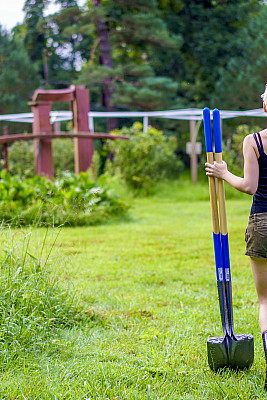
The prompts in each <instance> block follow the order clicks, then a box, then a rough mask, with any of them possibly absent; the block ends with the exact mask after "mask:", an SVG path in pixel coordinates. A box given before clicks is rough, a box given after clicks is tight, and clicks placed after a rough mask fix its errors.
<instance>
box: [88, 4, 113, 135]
mask: <svg viewBox="0 0 267 400" xmlns="http://www.w3.org/2000/svg"><path fill="white" fill-rule="evenodd" d="M93 5H94V7H101V6H102V2H101V0H93ZM96 26H97V35H98V38H99V46H100V53H101V60H100V62H101V64H102V65H105V66H106V67H108V68H110V69H112V68H113V66H112V58H111V49H110V44H109V40H108V31H107V26H106V24H105V22H103V21H100V20H99V19H97V20H96ZM112 92H113V88H112V80H111V78H105V79H104V91H103V105H104V106H105V107H106V111H116V107H115V106H112V105H111V104H110V102H111V97H112ZM116 128H118V120H117V118H108V120H107V130H108V132H110V131H112V130H113V129H116Z"/></svg>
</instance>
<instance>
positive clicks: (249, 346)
mask: <svg viewBox="0 0 267 400" xmlns="http://www.w3.org/2000/svg"><path fill="white" fill-rule="evenodd" d="M230 339H231V340H230V342H229V354H228V355H229V368H232V369H248V368H249V367H251V365H252V364H253V360H254V340H253V336H252V335H235V336H234V339H233V338H230Z"/></svg>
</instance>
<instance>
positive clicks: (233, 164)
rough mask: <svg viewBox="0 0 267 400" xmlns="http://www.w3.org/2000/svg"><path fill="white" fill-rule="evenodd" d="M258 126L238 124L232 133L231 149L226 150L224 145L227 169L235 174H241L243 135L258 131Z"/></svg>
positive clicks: (242, 166) (242, 165)
mask: <svg viewBox="0 0 267 400" xmlns="http://www.w3.org/2000/svg"><path fill="white" fill-rule="evenodd" d="M259 130H260V128H259V127H257V126H254V127H252V128H250V127H249V126H248V125H239V126H238V127H237V129H236V133H234V134H233V137H232V141H231V149H230V151H229V150H227V149H226V148H225V146H224V149H223V159H224V161H225V162H226V163H227V165H228V169H229V170H230V171H231V172H232V173H233V174H235V175H238V176H242V175H243V168H244V162H243V161H244V160H243V140H244V138H245V136H247V135H249V134H251V133H253V132H258V131H259Z"/></svg>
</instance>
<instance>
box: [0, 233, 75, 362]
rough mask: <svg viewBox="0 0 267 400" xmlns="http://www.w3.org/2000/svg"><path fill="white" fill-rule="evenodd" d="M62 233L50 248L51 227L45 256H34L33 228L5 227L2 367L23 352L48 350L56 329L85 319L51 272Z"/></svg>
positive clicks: (0, 271)
mask: <svg viewBox="0 0 267 400" xmlns="http://www.w3.org/2000/svg"><path fill="white" fill-rule="evenodd" d="M59 232H60V230H58V231H57V232H56V234H55V235H54V239H53V242H52V244H50V246H49V248H48V249H47V248H46V247H47V244H46V240H47V235H48V229H46V230H45V234H44V237H43V242H42V243H41V244H40V247H39V249H37V251H38V253H39V254H38V255H33V254H32V253H31V252H30V240H31V236H32V233H31V232H28V233H25V234H22V235H21V234H20V235H18V234H17V232H13V233H12V232H11V231H4V230H3V229H2V231H1V234H2V235H5V236H6V237H5V240H4V241H3V242H2V249H1V250H0V354H1V362H0V368H1V369H5V368H7V367H8V366H9V365H10V363H11V362H13V361H14V358H17V357H19V356H20V357H21V354H22V352H23V353H25V352H31V351H33V352H36V351H40V350H42V349H43V348H45V346H46V345H47V342H48V341H49V337H50V335H51V332H55V331H56V330H60V329H62V328H65V327H71V326H73V325H74V324H75V323H77V322H78V321H79V319H80V318H81V309H80V307H79V305H78V304H77V299H76V298H75V295H73V293H71V292H69V291H68V290H66V289H64V288H63V287H62V285H61V284H60V282H59V281H58V280H57V279H56V276H55V273H54V272H52V270H51V265H50V256H51V252H52V250H53V247H54V245H55V243H56V240H57V237H58V234H59ZM19 236H20V237H21V240H18V238H19Z"/></svg>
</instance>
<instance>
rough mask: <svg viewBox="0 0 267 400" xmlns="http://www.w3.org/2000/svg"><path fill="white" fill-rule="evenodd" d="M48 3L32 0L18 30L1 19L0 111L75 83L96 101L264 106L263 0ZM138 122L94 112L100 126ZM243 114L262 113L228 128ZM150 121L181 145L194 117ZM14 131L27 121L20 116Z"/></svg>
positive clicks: (111, 105) (102, 107) (105, 106)
mask: <svg viewBox="0 0 267 400" xmlns="http://www.w3.org/2000/svg"><path fill="white" fill-rule="evenodd" d="M49 3H51V2H49V0H26V1H25V4H24V12H25V18H24V21H23V23H22V24H19V25H17V26H15V27H14V28H13V29H12V31H11V32H7V31H5V30H4V29H3V28H0V94H1V96H0V114H8V113H20V112H25V111H30V109H29V105H28V104H27V103H28V101H29V100H30V99H31V96H32V94H33V92H34V90H36V89H37V88H44V89H49V88H54V89H61V88H66V87H69V86H70V85H71V84H83V85H86V87H88V88H89V89H90V108H91V110H95V111H116V110H117V111H127V110H140V111H152V110H166V109H179V108H189V107H199V108H202V107H205V106H208V107H210V108H213V107H218V108H220V109H234V110H247V109H251V108H259V107H261V99H260V94H261V93H262V92H263V90H264V85H265V83H266V81H267V72H266V71H267V70H266V65H267V41H266V39H265V38H266V34H267V24H266V19H267V5H266V4H265V2H263V1H258V0H241V1H240V0H204V1H199V0H183V1H182V0H142V1H141V0H116V1H114V0H89V1H88V2H87V3H86V4H85V6H83V7H80V6H79V5H78V4H77V2H76V0H57V1H56V3H58V4H60V10H59V11H58V12H56V13H54V14H52V15H49V16H45V15H46V12H45V11H46V9H47V7H48V5H49ZM57 106H58V107H61V109H62V106H61V105H57ZM63 108H65V107H63ZM132 122H133V121H131V120H129V119H127V120H126V119H125V120H124V119H120V120H117V119H114V118H113V119H109V120H108V121H107V126H106V124H105V121H103V120H102V121H97V122H96V126H95V130H96V131H104V130H108V131H110V130H112V129H115V128H121V127H122V126H125V125H126V126H127V125H128V126H129V125H131V124H132ZM257 122H258V121H257ZM240 123H248V124H253V123H254V124H255V121H253V120H252V119H247V120H246V119H244V120H241V119H238V120H230V121H228V122H227V123H226V125H225V128H224V132H225V134H226V136H227V135H228V136H229V137H230V136H231V135H232V133H233V129H232V127H233V125H240ZM153 125H154V126H155V127H156V128H158V129H163V130H164V132H165V133H166V134H171V135H173V134H175V135H176V136H177V137H178V146H179V140H180V145H181V144H182V146H184V143H185V141H186V140H183V137H186V138H187V140H188V131H189V129H188V123H185V122H181V121H173V120H172V121H170V120H166V121H162V120H158V121H153ZM1 126H2V125H1ZM1 126H0V129H1ZM24 127H25V125H23V128H24ZM29 128H30V127H29ZM229 128H231V129H229ZM30 130H31V129H29V130H28V131H30ZM17 131H21V126H18V125H14V124H13V125H12V132H14V133H16V132H17Z"/></svg>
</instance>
